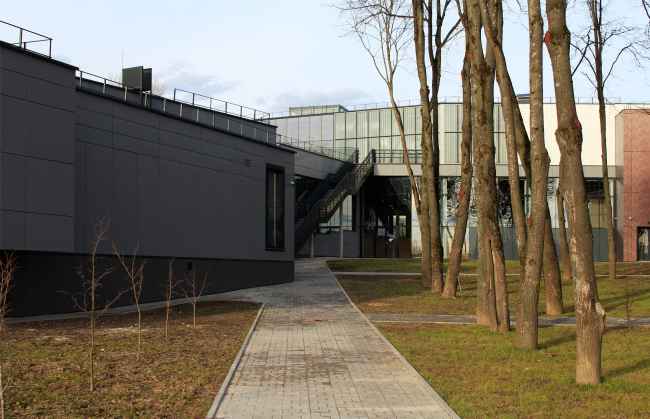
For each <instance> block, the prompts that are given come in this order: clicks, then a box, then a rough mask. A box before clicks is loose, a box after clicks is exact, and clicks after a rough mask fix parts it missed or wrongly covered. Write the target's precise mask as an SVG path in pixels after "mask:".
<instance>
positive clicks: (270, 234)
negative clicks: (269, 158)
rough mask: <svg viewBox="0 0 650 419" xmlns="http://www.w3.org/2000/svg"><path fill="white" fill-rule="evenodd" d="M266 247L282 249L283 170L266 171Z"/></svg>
mask: <svg viewBox="0 0 650 419" xmlns="http://www.w3.org/2000/svg"><path fill="white" fill-rule="evenodd" d="M266 247H268V248H272V249H284V172H283V171H281V170H272V169H269V170H267V171H266Z"/></svg>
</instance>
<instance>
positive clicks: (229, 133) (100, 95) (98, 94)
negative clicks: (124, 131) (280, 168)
mask: <svg viewBox="0 0 650 419" xmlns="http://www.w3.org/2000/svg"><path fill="white" fill-rule="evenodd" d="M75 89H77V90H79V91H82V92H84V93H88V94H92V95H95V96H99V97H103V98H106V99H109V100H112V101H114V102H119V103H124V104H126V105H129V106H133V107H136V108H140V109H143V110H146V111H149V112H154V113H157V114H159V115H164V116H167V117H169V118H172V119H176V120H178V121H183V122H188V123H190V124H192V125H197V126H199V127H204V128H209V129H212V130H214V131H218V132H222V133H224V134H228V135H231V136H233V137H237V138H241V139H244V140H247V141H252V142H255V143H257V144H262V145H265V146H267V147H273V148H275V149H278V150H282V147H278V146H276V145H273V144H270V143H267V142H264V141H260V140H255V139H253V138H249V137H246V136H244V135H241V134H238V133H236V132H232V131H228V130H224V129H221V128H219V127H213V126H212V125H208V124H205V123H203V122H197V121H193V120H191V119H188V118H181V117H180V116H176V115H173V114H170V113H167V112H163V111H160V110H158V109H153V108H147V107H145V106H143V105H140V104H138V103H133V102H128V101H125V100H122V99H120V98H116V97H113V96H109V95H104V94H101V93H99V92H94V91H92V90H86V89H84V88H82V87H79V86H75ZM216 113H218V112H216ZM226 116H228V115H226ZM233 117H234V116H233ZM283 151H285V152H287V153H295V151H291V150H283Z"/></svg>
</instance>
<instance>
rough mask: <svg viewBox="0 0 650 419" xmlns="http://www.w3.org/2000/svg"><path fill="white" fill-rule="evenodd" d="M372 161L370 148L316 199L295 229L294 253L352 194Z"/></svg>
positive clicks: (360, 183)
mask: <svg viewBox="0 0 650 419" xmlns="http://www.w3.org/2000/svg"><path fill="white" fill-rule="evenodd" d="M374 162H375V151H374V150H371V151H370V153H368V155H367V156H366V158H365V159H364V160H363V162H362V163H361V164H357V165H356V166H355V168H354V170H353V171H351V172H347V173H345V175H344V176H343V177H342V179H341V180H340V181H339V182H338V183H337V185H336V186H335V187H334V188H332V189H330V192H329V193H327V194H325V195H324V196H323V198H321V199H320V200H319V201H318V205H315V206H314V207H312V208H310V209H309V211H308V212H307V214H306V215H305V218H304V219H303V220H302V222H300V224H298V225H297V226H296V229H295V238H294V246H295V247H294V249H295V252H296V253H298V251H299V250H300V248H301V247H302V246H304V244H305V243H306V242H307V240H308V239H309V236H310V235H311V234H312V233H313V232H314V231H315V230H316V228H318V224H319V223H321V222H327V220H329V219H330V217H331V216H332V214H334V211H336V209H337V208H338V207H339V206H340V205H341V203H342V202H343V200H344V199H345V197H346V196H348V195H353V194H355V193H356V192H357V191H358V190H359V188H360V187H361V185H362V184H363V182H365V180H366V178H367V177H368V176H370V173H371V172H372V167H373V164H374Z"/></svg>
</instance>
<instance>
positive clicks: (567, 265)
mask: <svg viewBox="0 0 650 419" xmlns="http://www.w3.org/2000/svg"><path fill="white" fill-rule="evenodd" d="M562 166H563V164H562V160H560V178H559V180H558V187H557V192H556V193H555V196H556V197H557V217H558V224H559V226H560V250H561V251H562V278H563V279H565V280H567V281H570V280H571V254H570V253H569V243H568V242H567V238H566V218H565V217H564V191H563V189H564V185H562V183H563V182H562V178H563V176H562V172H563V169H562Z"/></svg>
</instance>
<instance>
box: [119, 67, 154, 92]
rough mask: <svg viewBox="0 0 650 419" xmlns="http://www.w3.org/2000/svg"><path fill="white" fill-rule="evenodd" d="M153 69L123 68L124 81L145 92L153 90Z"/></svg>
mask: <svg viewBox="0 0 650 419" xmlns="http://www.w3.org/2000/svg"><path fill="white" fill-rule="evenodd" d="M151 78H152V76H151V69H150V68H142V67H131V68H123V69H122V83H123V84H124V85H126V86H129V87H133V88H134V89H139V90H142V91H143V92H150V91H151Z"/></svg>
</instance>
